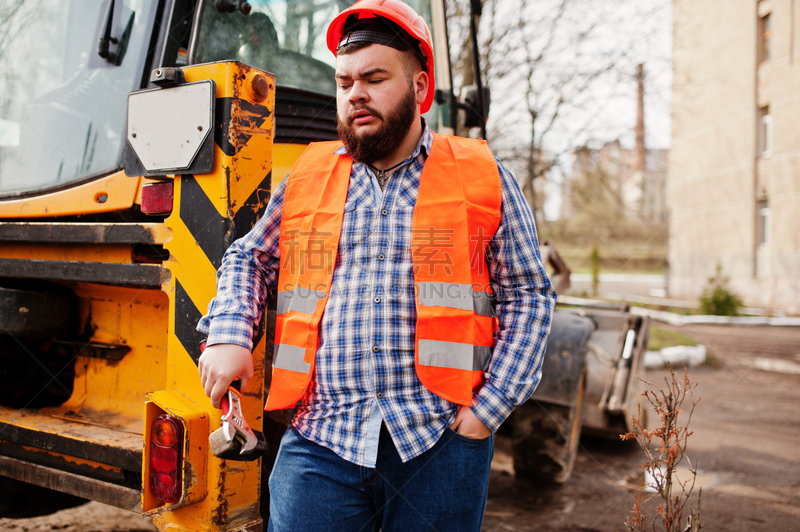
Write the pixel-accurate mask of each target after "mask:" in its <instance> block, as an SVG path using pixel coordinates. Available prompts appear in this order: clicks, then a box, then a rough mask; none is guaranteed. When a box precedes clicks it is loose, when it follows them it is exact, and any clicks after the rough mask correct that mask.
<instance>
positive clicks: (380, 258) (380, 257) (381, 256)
mask: <svg viewBox="0 0 800 532" xmlns="http://www.w3.org/2000/svg"><path fill="white" fill-rule="evenodd" d="M385 258H386V257H384V256H383V255H378V260H383V259H385Z"/></svg>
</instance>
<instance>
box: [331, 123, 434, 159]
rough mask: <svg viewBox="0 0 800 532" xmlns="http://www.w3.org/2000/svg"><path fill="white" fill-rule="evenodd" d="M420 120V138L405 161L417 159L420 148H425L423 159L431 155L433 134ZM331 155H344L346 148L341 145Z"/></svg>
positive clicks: (426, 124)
mask: <svg viewBox="0 0 800 532" xmlns="http://www.w3.org/2000/svg"><path fill="white" fill-rule="evenodd" d="M420 120H422V136H421V137H420V138H419V142H418V143H417V147H416V148H414V153H412V154H411V157H409V158H408V159H406V160H409V159H416V158H417V157H419V154H420V152H421V151H422V148H425V153H424V156H425V158H427V157H428V154H430V153H431V146H432V145H433V133H432V132H431V128H429V127H428V122H427V121H426V120H425V119H424V118H420ZM333 153H335V154H337V155H346V154H347V148H345V147H344V144H342V145H341V146H339V148H337V150H336V151H335V152H333Z"/></svg>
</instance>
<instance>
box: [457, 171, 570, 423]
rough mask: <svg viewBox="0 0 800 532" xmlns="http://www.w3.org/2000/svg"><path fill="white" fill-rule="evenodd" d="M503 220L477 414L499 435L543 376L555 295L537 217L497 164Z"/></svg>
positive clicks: (494, 249) (493, 252)
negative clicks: (491, 334) (494, 320)
mask: <svg viewBox="0 0 800 532" xmlns="http://www.w3.org/2000/svg"><path fill="white" fill-rule="evenodd" d="M497 167H498V169H499V170H500V178H501V185H502V194H503V202H502V217H501V222H500V226H499V227H498V229H497V232H496V233H495V235H494V237H493V238H492V240H491V241H490V242H489V246H488V248H487V261H488V265H489V275H490V278H491V284H492V290H493V291H494V295H495V298H496V299H495V310H496V312H497V317H498V329H497V333H496V336H495V345H494V350H493V352H492V357H491V359H490V361H489V367H488V369H487V370H486V374H485V377H486V382H485V383H484V385H483V386H482V387H481V389H480V390H479V391H478V393H477V394H476V395H475V397H474V398H473V405H472V410H473V412H474V413H475V415H476V416H477V417H478V418H479V419H480V420H481V421H482V422H483V423H484V424H485V425H486V426H487V427H489V428H490V429H491V430H492V431H496V430H497V429H498V428H499V427H500V425H501V424H502V423H503V421H505V419H506V418H507V417H508V416H509V415H510V414H511V411H512V410H513V409H514V407H516V406H518V405H520V404H522V403H524V402H525V401H527V400H528V398H529V397H530V396H531V394H532V393H533V391H534V390H535V389H536V386H537V385H538V384H539V380H540V379H541V376H542V362H543V360H544V352H545V348H546V347H547V336H548V334H549V332H550V323H551V320H552V314H553V308H554V307H555V299H556V294H555V291H554V290H553V287H552V285H551V284H550V280H549V279H548V277H547V274H546V272H545V269H544V265H543V264H542V258H541V255H540V254H539V243H538V238H537V235H536V226H535V223H534V218H533V213H532V212H531V209H530V207H529V206H528V204H527V202H526V201H525V197H524V196H523V194H522V190H520V187H519V184H518V183H517V181H516V179H515V178H514V176H513V175H512V174H511V172H509V171H508V170H507V169H506V168H505V167H504V166H503V164H502V163H501V162H500V161H499V160H498V161H497Z"/></svg>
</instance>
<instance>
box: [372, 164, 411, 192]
mask: <svg viewBox="0 0 800 532" xmlns="http://www.w3.org/2000/svg"><path fill="white" fill-rule="evenodd" d="M404 162H405V161H400V162H399V163H397V164H396V165H394V166H392V167H391V168H387V169H386V170H379V169H378V168H375V167H374V166H372V165H371V164H369V163H367V166H369V167H370V169H371V170H372V171H373V172H374V173H375V177H377V178H378V184H379V185H380V186H381V190H383V188H384V187H385V186H386V182H387V181H389V177H391V175H389V176H387V175H386V173H387V172H391V171H392V170H394V169H395V168H397V167H398V166H400V165H401V164H403V163H404Z"/></svg>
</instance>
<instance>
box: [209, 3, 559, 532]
mask: <svg viewBox="0 0 800 532" xmlns="http://www.w3.org/2000/svg"><path fill="white" fill-rule="evenodd" d="M328 47H329V48H330V49H331V51H332V52H333V53H334V54H335V55H336V83H337V100H336V103H337V115H338V124H339V135H340V138H341V142H333V143H330V142H328V143H317V144H311V145H310V146H309V147H308V149H307V150H306V152H305V153H304V154H303V155H302V156H301V158H300V159H298V161H297V163H296V164H295V166H294V168H293V169H292V171H291V173H290V174H289V176H288V177H287V178H286V180H284V181H283V182H282V183H281V184H280V185H279V186H278V187H277V189H276V190H275V193H274V195H273V197H272V198H271V200H270V203H269V205H268V206H267V209H266V212H265V214H264V216H263V217H262V218H261V220H260V221H259V222H258V223H257V224H256V226H255V227H254V228H253V230H252V231H251V232H250V233H249V234H248V235H246V236H245V237H244V238H242V239H241V240H239V241H237V242H235V243H234V244H233V245H232V246H231V248H230V249H229V250H228V252H227V253H226V255H225V258H224V260H223V264H222V267H221V268H220V270H219V273H218V283H217V297H216V298H215V299H214V300H213V301H212V302H211V304H210V306H209V312H208V314H207V315H206V316H204V317H203V319H202V320H201V322H200V324H199V326H198V329H199V330H200V331H201V332H203V333H206V334H207V335H208V341H207V345H208V347H207V348H206V350H205V352H204V353H203V355H202V356H201V358H200V362H199V369H200V376H201V382H202V384H203V386H204V387H205V390H206V393H207V394H208V395H209V397H210V398H211V401H212V403H213V404H214V406H218V405H219V403H220V400H221V398H222V395H223V394H224V393H225V391H226V389H227V387H228V385H229V384H230V383H231V382H232V381H233V380H235V379H241V380H242V385H243V386H246V385H247V381H248V380H249V379H250V378H251V377H252V375H253V364H252V358H251V353H250V351H251V349H252V336H253V329H254V328H255V327H257V326H258V324H259V322H260V319H261V315H262V312H263V308H264V305H265V302H266V301H267V299H268V297H269V295H271V294H272V293H274V292H275V291H276V289H277V297H278V302H277V313H278V319H277V326H276V338H275V352H274V358H273V373H272V380H271V383H270V390H269V397H268V399H267V405H266V408H267V409H282V408H292V407H295V406H296V412H295V414H294V417H293V419H292V421H291V426H290V427H289V429H288V430H287V432H286V434H285V435H284V437H283V439H282V441H281V446H280V449H279V451H278V457H277V459H276V462H275V466H274V468H273V471H272V475H271V476H270V480H269V489H270V497H271V502H270V517H269V530H275V531H291V532H298V531H315V532H316V531H322V530H330V531H337V532H340V531H350V530H352V531H357V530H379V529H380V530H384V531H395V530H415V531H416V530H437V531H445V530H452V531H459V532H464V531H470V530H474V531H477V530H480V527H481V523H482V520H483V513H484V509H485V506H486V498H487V490H488V482H489V470H490V464H491V460H492V456H493V446H494V438H493V433H494V432H495V431H496V430H497V429H498V427H499V426H500V424H501V423H502V422H503V421H504V420H505V419H506V418H507V417H508V415H509V414H510V413H511V411H512V409H513V408H514V407H515V406H517V405H519V404H521V403H523V402H524V401H526V400H527V399H528V397H529V396H530V395H531V393H532V392H533V390H534V388H535V387H536V384H538V382H539V379H540V377H541V364H542V357H543V354H544V351H545V347H546V341H547V335H548V333H549V329H550V319H551V314H552V310H553V305H554V302H555V293H554V292H553V289H552V287H551V286H550V282H549V280H548V278H547V275H546V274H545V272H544V268H543V266H542V263H541V258H540V256H539V249H538V242H537V237H536V230H535V227H534V220H533V216H532V213H531V211H530V208H529V207H528V205H527V204H526V202H525V200H524V198H523V196H522V193H521V191H520V189H519V186H518V184H517V182H516V180H515V179H514V177H513V176H512V175H511V174H510V173H509V171H508V170H507V169H506V168H505V167H504V166H503V165H502V163H500V161H498V160H497V159H495V158H494V157H493V156H492V155H491V153H490V152H489V149H488V147H487V146H486V144H485V143H484V142H482V141H477V140H471V139H462V138H457V137H448V136H443V135H438V134H434V133H432V132H431V131H430V129H429V128H428V126H427V124H426V122H425V120H424V119H423V118H422V117H421V113H424V112H425V111H427V110H428V109H429V108H430V106H431V103H432V100H433V92H434V72H433V47H432V41H431V37H430V31H429V30H428V28H427V25H426V24H425V22H424V20H423V19H422V18H421V17H420V16H419V15H418V14H416V13H415V12H414V11H413V10H412V9H411V8H410V7H408V6H407V5H406V4H403V3H402V2H400V1H399V0H362V1H361V2H358V3H356V4H355V5H354V6H353V7H351V8H349V9H346V10H345V11H343V12H342V13H340V14H339V15H338V16H337V17H336V18H335V19H334V20H333V22H332V23H331V25H330V27H329V29H328Z"/></svg>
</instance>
